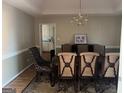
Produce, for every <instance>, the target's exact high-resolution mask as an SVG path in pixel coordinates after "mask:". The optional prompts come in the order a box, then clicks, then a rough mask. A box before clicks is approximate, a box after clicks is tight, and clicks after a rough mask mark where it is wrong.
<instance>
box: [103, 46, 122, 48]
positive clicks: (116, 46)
mask: <svg viewBox="0 0 124 93" xmlns="http://www.w3.org/2000/svg"><path fill="white" fill-rule="evenodd" d="M105 48H120V46H105Z"/></svg>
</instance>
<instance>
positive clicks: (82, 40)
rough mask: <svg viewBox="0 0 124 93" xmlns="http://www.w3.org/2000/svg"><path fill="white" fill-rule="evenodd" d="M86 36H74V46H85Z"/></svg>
mask: <svg viewBox="0 0 124 93" xmlns="http://www.w3.org/2000/svg"><path fill="white" fill-rule="evenodd" d="M86 43H87V35H86V34H76V35H75V44H86Z"/></svg>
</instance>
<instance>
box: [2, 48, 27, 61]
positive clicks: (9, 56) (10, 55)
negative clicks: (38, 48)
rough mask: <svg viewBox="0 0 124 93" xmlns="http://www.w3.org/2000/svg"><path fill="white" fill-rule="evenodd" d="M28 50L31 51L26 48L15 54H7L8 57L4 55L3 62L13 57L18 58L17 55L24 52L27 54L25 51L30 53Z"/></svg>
mask: <svg viewBox="0 0 124 93" xmlns="http://www.w3.org/2000/svg"><path fill="white" fill-rule="evenodd" d="M28 49H29V48H25V49H22V50H19V51H16V52H13V53H10V54H7V55H3V56H2V61H3V60H6V59H8V58H11V57H13V56H17V55H19V54H21V53H23V52H25V51H28Z"/></svg>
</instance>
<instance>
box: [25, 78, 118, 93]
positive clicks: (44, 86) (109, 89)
mask: <svg viewBox="0 0 124 93" xmlns="http://www.w3.org/2000/svg"><path fill="white" fill-rule="evenodd" d="M85 82H87V81H85ZM63 83H65V82H63ZM83 83H84V82H83ZM83 83H82V86H84V85H83ZM67 84H69V85H67V87H68V88H67V90H66V91H63V90H62V89H61V90H60V91H59V92H57V89H58V85H57V84H56V85H55V86H54V87H51V86H50V82H49V80H48V79H47V78H46V77H42V78H41V80H40V81H39V82H36V81H35V79H34V80H33V81H32V82H31V83H30V85H29V86H28V87H27V88H26V89H25V90H24V92H23V93H75V92H74V87H73V86H72V85H73V84H72V83H71V82H70V83H67ZM62 85H63V84H62ZM94 85H95V86H96V88H95V87H94ZM77 93H116V85H115V82H106V81H99V82H97V83H95V82H91V83H88V85H87V87H85V88H81V90H80V91H78V92H77Z"/></svg>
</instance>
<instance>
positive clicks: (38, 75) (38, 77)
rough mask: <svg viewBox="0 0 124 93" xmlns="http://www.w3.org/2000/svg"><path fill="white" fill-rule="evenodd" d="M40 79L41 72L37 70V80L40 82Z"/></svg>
mask: <svg viewBox="0 0 124 93" xmlns="http://www.w3.org/2000/svg"><path fill="white" fill-rule="evenodd" d="M39 80H40V72H39V71H37V72H36V80H35V81H36V82H38V81H39Z"/></svg>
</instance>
